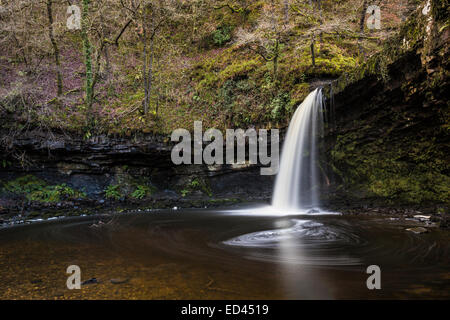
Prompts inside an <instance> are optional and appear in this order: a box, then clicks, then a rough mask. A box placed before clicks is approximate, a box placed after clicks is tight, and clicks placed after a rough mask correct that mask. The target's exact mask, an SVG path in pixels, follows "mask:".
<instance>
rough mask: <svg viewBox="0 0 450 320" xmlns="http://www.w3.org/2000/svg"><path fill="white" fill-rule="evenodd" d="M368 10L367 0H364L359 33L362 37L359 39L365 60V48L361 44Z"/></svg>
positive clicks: (360, 51)
mask: <svg viewBox="0 0 450 320" xmlns="http://www.w3.org/2000/svg"><path fill="white" fill-rule="evenodd" d="M366 10H367V0H364V2H363V8H362V11H361V18H360V20H359V34H360V37H359V39H358V49H359V55H360V56H363V57H364V60H365V59H366V54H365V52H364V48H363V47H362V45H361V41H362V36H364V22H365V20H366Z"/></svg>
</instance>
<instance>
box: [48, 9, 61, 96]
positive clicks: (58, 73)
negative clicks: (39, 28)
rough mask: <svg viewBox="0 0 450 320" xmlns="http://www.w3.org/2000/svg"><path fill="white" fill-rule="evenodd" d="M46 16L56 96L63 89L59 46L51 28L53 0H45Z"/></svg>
mask: <svg viewBox="0 0 450 320" xmlns="http://www.w3.org/2000/svg"><path fill="white" fill-rule="evenodd" d="M46 4H47V16H48V36H49V38H50V41H51V43H52V47H53V55H54V57H55V66H56V83H57V87H58V91H57V94H58V96H60V95H62V91H63V82H62V74H61V62H60V59H59V48H58V44H57V42H56V39H55V31H54V29H53V8H52V7H53V0H47V1H46Z"/></svg>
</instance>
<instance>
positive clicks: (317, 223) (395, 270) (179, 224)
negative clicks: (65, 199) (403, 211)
mask: <svg viewBox="0 0 450 320" xmlns="http://www.w3.org/2000/svg"><path fill="white" fill-rule="evenodd" d="M254 211H255V212H254V214H252V210H246V211H245V214H240V213H239V212H238V213H236V214H233V212H230V211H221V210H206V209H205V210H167V211H154V212H150V213H134V214H117V215H113V216H96V217H92V216H91V217H77V218H66V219H61V220H57V221H48V222H41V223H33V224H30V225H24V226H17V227H12V228H6V229H3V230H0V298H1V299H23V298H27V299H380V298H381V299H392V298H394V299H407V298H446V299H448V298H449V297H450V294H449V292H450V290H449V289H450V269H449V266H450V261H449V258H448V257H449V243H450V242H449V240H450V239H449V233H448V231H445V230H439V229H438V228H429V230H430V232H428V233H426V234H414V233H412V232H409V231H406V230H405V228H407V227H408V225H409V224H410V222H408V221H397V220H394V219H390V218H386V217H372V216H371V217H368V216H361V215H359V216H345V215H289V216H285V217H283V216H273V215H270V214H268V215H258V214H257V213H258V209H254ZM411 223H412V222H411ZM69 265H78V266H79V267H80V269H81V278H82V281H85V280H88V279H91V278H96V279H97V283H93V284H85V285H83V286H82V287H81V290H69V289H67V287H66V280H67V277H68V276H69V275H68V274H66V269H67V267H68V266H69ZM370 265H378V266H379V267H380V269H381V290H369V289H368V288H367V285H366V280H367V278H368V277H369V276H370V275H369V274H367V273H366V269H367V267H368V266H370ZM111 280H113V281H111Z"/></svg>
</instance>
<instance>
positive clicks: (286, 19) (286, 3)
mask: <svg viewBox="0 0 450 320" xmlns="http://www.w3.org/2000/svg"><path fill="white" fill-rule="evenodd" d="M284 22H285V23H286V24H288V23H289V0H284Z"/></svg>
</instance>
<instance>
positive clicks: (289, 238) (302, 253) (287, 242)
mask: <svg viewBox="0 0 450 320" xmlns="http://www.w3.org/2000/svg"><path fill="white" fill-rule="evenodd" d="M287 224H290V226H286V225H287ZM283 225H284V226H283ZM276 226H277V225H276ZM278 226H279V227H281V228H280V229H274V230H265V231H258V232H252V233H248V234H244V235H241V236H238V237H235V238H232V239H229V240H227V241H224V242H223V244H225V245H227V246H231V247H242V248H249V249H251V248H254V249H256V248H257V249H266V250H263V251H258V250H256V251H253V252H248V253H247V254H248V255H247V258H249V259H257V260H264V261H272V262H286V263H295V264H308V265H327V266H331V265H358V264H360V263H361V261H360V260H359V259H357V258H353V257H350V256H348V255H342V251H341V250H342V247H343V246H346V245H347V246H362V245H364V244H365V241H363V240H362V239H361V238H360V237H359V236H358V235H356V234H354V233H351V232H350V233H349V232H344V230H340V229H339V228H336V227H333V226H325V225H324V224H322V223H320V222H315V221H311V220H300V219H291V220H289V221H279V222H278Z"/></svg>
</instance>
